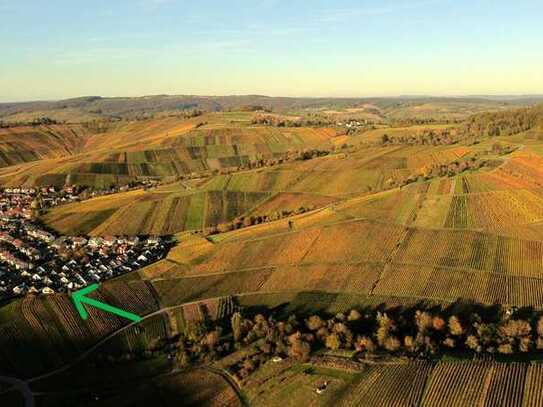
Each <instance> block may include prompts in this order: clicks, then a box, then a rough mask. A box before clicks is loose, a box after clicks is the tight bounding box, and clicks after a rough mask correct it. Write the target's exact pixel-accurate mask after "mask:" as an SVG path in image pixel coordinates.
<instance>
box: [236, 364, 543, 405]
mask: <svg viewBox="0 0 543 407" xmlns="http://www.w3.org/2000/svg"><path fill="white" fill-rule="evenodd" d="M541 367H542V365H541V364H540V363H533V364H529V363H520V362H514V363H500V362H492V361H466V362H462V361H456V362H438V363H436V364H434V363H431V362H396V363H387V364H368V365H362V366H361V367H360V370H359V371H354V372H353V371H347V370H342V369H341V368H339V367H337V368H320V367H317V365H313V366H312V365H311V364H306V365H305V367H302V366H299V365H292V364H289V363H285V362H284V363H280V364H275V365H273V364H267V365H265V366H264V367H263V368H261V369H260V370H259V371H258V372H256V373H255V374H254V375H253V377H251V378H249V379H248V380H246V381H245V382H244V383H243V384H242V388H243V390H244V391H245V392H246V394H247V395H248V397H249V399H250V400H255V401H256V400H258V401H259V405H262V406H266V407H267V406H269V407H273V406H281V405H295V403H296V402H298V401H301V400H304V401H306V402H309V403H312V404H311V405H317V406H325V405H330V403H331V402H332V401H333V402H334V405H338V406H345V407H347V406H360V405H364V406H375V407H379V406H395V407H403V406H405V407H409V406H421V407H423V406H424V407H432V406H436V407H437V406H445V405H446V406H458V407H468V406H519V407H521V406H541V405H542V401H541V394H542V391H543V388H542V383H541V380H540V374H541ZM324 381H326V382H327V383H328V386H327V388H326V391H325V392H324V393H323V394H320V395H318V394H316V392H315V388H316V386H317V385H318V383H322V382H324Z"/></svg>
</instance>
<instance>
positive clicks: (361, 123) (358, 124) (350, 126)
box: [336, 119, 369, 129]
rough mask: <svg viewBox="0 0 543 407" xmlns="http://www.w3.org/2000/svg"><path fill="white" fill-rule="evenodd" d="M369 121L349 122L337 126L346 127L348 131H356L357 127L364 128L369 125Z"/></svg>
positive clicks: (339, 123)
mask: <svg viewBox="0 0 543 407" xmlns="http://www.w3.org/2000/svg"><path fill="white" fill-rule="evenodd" d="M368 123H369V122H368V120H365V119H364V120H361V121H360V120H348V121H346V122H337V123H336V125H337V126H339V127H346V128H348V129H354V128H357V127H362V126H364V125H366V124H368Z"/></svg>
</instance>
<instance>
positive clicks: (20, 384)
mask: <svg viewBox="0 0 543 407" xmlns="http://www.w3.org/2000/svg"><path fill="white" fill-rule="evenodd" d="M0 382H4V383H8V384H11V385H12V389H16V390H18V391H19V392H21V394H22V395H23V397H24V402H25V404H24V406H25V407H34V396H33V395H32V391H31V390H30V387H28V384H27V383H26V382H24V381H22V380H19V379H16V378H14V377H6V376H0Z"/></svg>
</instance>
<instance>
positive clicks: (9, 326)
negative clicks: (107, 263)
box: [0, 281, 158, 377]
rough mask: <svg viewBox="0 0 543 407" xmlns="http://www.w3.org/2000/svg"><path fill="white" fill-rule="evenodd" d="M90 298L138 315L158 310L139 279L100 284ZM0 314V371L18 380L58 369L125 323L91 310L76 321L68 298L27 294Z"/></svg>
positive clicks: (55, 295) (76, 318)
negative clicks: (84, 317) (101, 285)
mask: <svg viewBox="0 0 543 407" xmlns="http://www.w3.org/2000/svg"><path fill="white" fill-rule="evenodd" d="M113 293H114V294H113ZM93 297H94V298H95V299H97V300H99V301H102V302H106V303H109V304H112V305H118V306H122V307H123V308H125V309H127V310H129V311H131V312H134V313H137V314H138V315H146V314H148V313H151V312H153V311H156V310H157V309H158V308H157V303H156V300H155V299H154V297H153V294H152V292H151V291H150V289H149V286H148V285H147V283H144V282H139V281H136V282H129V283H122V282H112V283H110V284H106V285H105V286H103V287H102V288H100V290H99V291H97V292H94V293H93ZM2 311H3V313H2V315H1V316H0V331H2V332H3V334H2V335H0V353H1V356H0V360H5V361H6V365H3V368H5V370H6V371H10V372H13V373H14V374H16V375H18V376H20V377H28V376H32V375H37V374H39V373H41V372H43V371H44V370H48V369H53V368H55V367H59V366H62V365H64V364H66V363H67V362H69V361H71V360H72V359H73V358H75V356H76V355H77V354H79V353H80V352H82V351H84V350H85V349H87V348H89V347H90V346H92V345H93V344H94V343H96V342H98V341H99V340H100V339H102V338H103V337H105V336H107V335H108V334H110V333H111V332H114V331H116V330H117V329H119V328H121V327H122V326H123V325H125V324H126V320H122V319H120V318H118V317H116V316H114V315H112V314H108V313H104V312H102V311H100V310H97V309H94V308H90V309H89V310H88V312H89V319H88V320H87V321H86V322H84V323H82V321H81V317H80V316H79V314H78V313H77V311H76V309H75V307H74V305H73V302H72V300H71V298H69V297H68V296H66V295H64V294H54V295H50V296H46V297H33V296H29V297H27V298H25V299H23V300H21V301H18V302H14V303H12V304H10V306H9V307H8V308H4V309H3V310H2ZM23 350H24V352H23ZM25 358H27V360H26V362H24V363H23V361H24V360H25Z"/></svg>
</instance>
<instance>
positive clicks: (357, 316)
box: [347, 309, 362, 321]
mask: <svg viewBox="0 0 543 407" xmlns="http://www.w3.org/2000/svg"><path fill="white" fill-rule="evenodd" d="M360 318H362V315H361V314H360V312H358V311H357V310H355V309H352V310H351V312H349V315H348V316H347V321H358V320H359V319H360Z"/></svg>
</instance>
